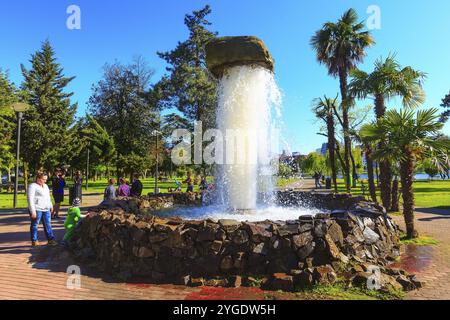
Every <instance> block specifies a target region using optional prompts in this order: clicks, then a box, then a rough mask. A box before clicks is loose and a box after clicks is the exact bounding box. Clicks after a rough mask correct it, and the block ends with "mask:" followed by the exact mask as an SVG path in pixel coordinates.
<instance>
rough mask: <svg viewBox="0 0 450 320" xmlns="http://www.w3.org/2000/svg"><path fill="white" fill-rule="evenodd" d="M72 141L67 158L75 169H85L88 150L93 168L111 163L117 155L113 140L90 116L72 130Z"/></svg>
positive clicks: (82, 119)
mask: <svg viewBox="0 0 450 320" xmlns="http://www.w3.org/2000/svg"><path fill="white" fill-rule="evenodd" d="M71 139H72V141H73V142H72V143H71V144H70V147H71V149H70V150H68V152H67V158H68V159H70V164H71V166H72V168H74V169H84V168H85V165H86V163H87V149H88V148H89V163H90V167H91V168H94V167H96V166H99V165H101V164H109V163H111V162H112V160H113V157H114V156H115V154H116V150H115V146H114V140H113V138H112V137H111V136H110V135H109V133H108V132H107V131H106V129H105V128H104V127H102V126H101V125H100V124H99V123H98V121H96V120H95V119H94V118H93V117H92V116H90V115H86V117H85V118H81V119H80V120H79V121H78V122H77V124H76V125H75V126H74V127H73V128H72V129H71Z"/></svg>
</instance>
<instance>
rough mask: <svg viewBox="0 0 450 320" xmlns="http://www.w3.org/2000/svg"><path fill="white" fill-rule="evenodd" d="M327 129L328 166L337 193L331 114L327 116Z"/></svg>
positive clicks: (332, 119)
mask: <svg viewBox="0 0 450 320" xmlns="http://www.w3.org/2000/svg"><path fill="white" fill-rule="evenodd" d="M327 127H328V129H327V131H328V154H329V156H330V166H331V181H332V182H333V186H334V192H335V193H338V187H337V174H336V158H335V156H334V152H335V137H334V118H333V114H331V116H328V117H327Z"/></svg>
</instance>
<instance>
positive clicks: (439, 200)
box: [338, 179, 450, 209]
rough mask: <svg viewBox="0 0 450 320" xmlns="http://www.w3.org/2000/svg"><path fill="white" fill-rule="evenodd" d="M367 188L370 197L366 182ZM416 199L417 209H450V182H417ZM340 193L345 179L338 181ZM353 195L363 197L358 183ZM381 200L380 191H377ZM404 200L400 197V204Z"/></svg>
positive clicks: (342, 190)
mask: <svg viewBox="0 0 450 320" xmlns="http://www.w3.org/2000/svg"><path fill="white" fill-rule="evenodd" d="M364 185H365V188H366V191H365V196H367V197H368V196H369V189H368V183H367V180H364ZM413 186H414V198H415V204H416V207H417V208H440V209H450V196H449V195H450V181H448V180H444V181H422V180H419V181H415V182H414V185H413ZM338 191H339V192H345V191H346V189H345V184H344V180H343V179H338ZM352 194H353V195H356V196H359V195H363V192H362V190H361V183H360V182H359V183H358V186H357V188H354V189H352ZM377 196H378V198H379V196H380V191H379V190H377ZM401 203H402V199H401V197H400V204H401Z"/></svg>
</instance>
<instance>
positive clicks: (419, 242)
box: [400, 232, 439, 246]
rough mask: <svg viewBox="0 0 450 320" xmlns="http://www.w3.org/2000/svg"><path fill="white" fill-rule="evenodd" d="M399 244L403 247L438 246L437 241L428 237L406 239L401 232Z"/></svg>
mask: <svg viewBox="0 0 450 320" xmlns="http://www.w3.org/2000/svg"><path fill="white" fill-rule="evenodd" d="M400 243H401V244H405V245H407V244H414V245H416V246H435V245H437V244H439V241H438V240H436V239H434V238H432V237H429V236H419V237H418V238H415V239H408V238H407V237H406V234H405V233H403V232H401V233H400Z"/></svg>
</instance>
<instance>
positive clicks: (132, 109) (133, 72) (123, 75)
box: [89, 57, 159, 170]
mask: <svg viewBox="0 0 450 320" xmlns="http://www.w3.org/2000/svg"><path fill="white" fill-rule="evenodd" d="M152 75H153V70H151V69H150V68H149V67H148V66H147V65H146V63H145V61H144V60H143V59H142V58H140V57H138V58H136V59H134V61H133V62H132V63H131V64H129V65H123V64H121V63H119V62H115V63H114V64H106V65H105V66H104V74H103V79H102V80H100V81H99V82H98V83H97V84H95V85H94V86H93V93H92V95H91V97H90V99H89V111H90V113H91V115H92V117H93V118H94V119H95V120H96V121H97V122H98V123H99V125H100V126H101V127H103V128H104V129H105V130H106V132H107V133H109V135H110V136H112V138H113V140H114V145H115V147H116V150H117V160H118V162H117V166H118V167H119V168H120V169H125V167H122V164H123V165H125V166H127V164H126V163H127V162H126V161H125V160H124V159H125V158H126V157H127V156H130V157H132V158H133V161H135V160H136V157H140V158H141V159H140V160H139V163H142V162H143V161H144V159H145V157H147V155H148V152H149V149H150V146H151V143H152V141H153V137H152V134H151V133H152V131H153V129H159V111H158V109H157V108H156V103H155V101H154V93H153V91H152V90H151V88H150V78H151V76H152ZM104 141H107V140H104ZM130 161H131V160H130ZM126 170H128V169H126Z"/></svg>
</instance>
